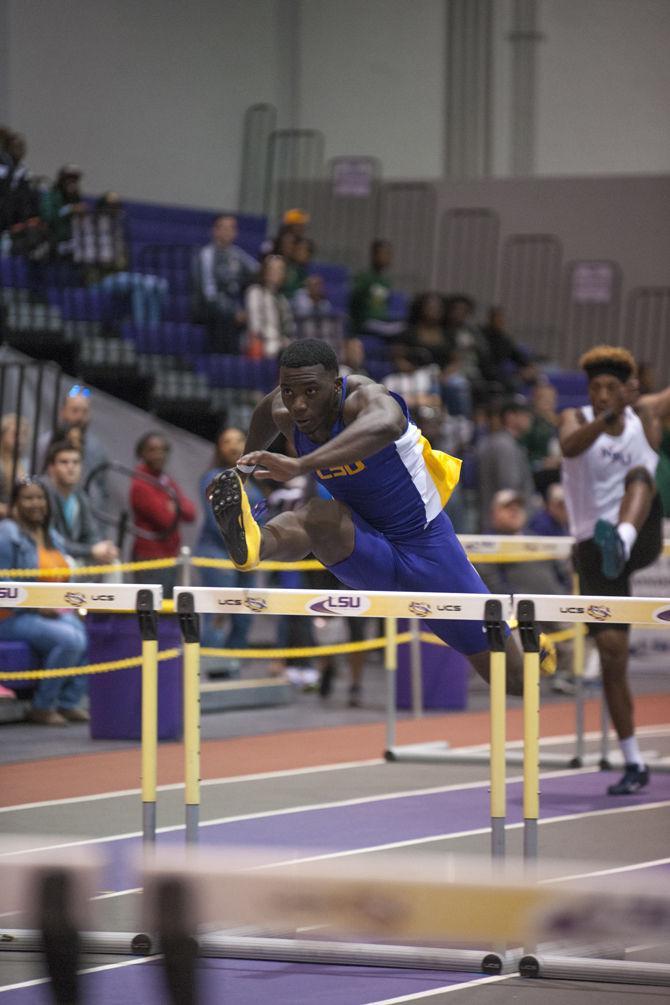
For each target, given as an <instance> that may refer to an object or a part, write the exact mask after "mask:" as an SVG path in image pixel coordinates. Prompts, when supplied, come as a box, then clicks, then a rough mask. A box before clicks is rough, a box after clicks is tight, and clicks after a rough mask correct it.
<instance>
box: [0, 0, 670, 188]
mask: <svg viewBox="0 0 670 1005" xmlns="http://www.w3.org/2000/svg"><path fill="white" fill-rule="evenodd" d="M448 2H449V0H364V2H363V0H338V2H337V3H332V0H187V2H184V0H142V2H141V3H137V2H135V0H48V2H45V0H0V121H2V120H3V119H6V120H7V121H9V122H10V123H11V124H12V125H13V126H14V127H15V128H17V129H20V130H22V131H23V132H25V133H26V135H27V137H28V140H29V145H30V150H29V162H30V164H31V166H32V167H33V169H34V170H35V172H36V173H47V174H52V173H53V172H54V171H55V170H56V169H57V168H58V166H59V165H60V164H62V163H64V162H66V161H71V160H73V161H76V162H78V163H80V164H81V166H82V167H83V168H84V170H85V172H86V178H85V185H86V189H87V190H88V191H91V192H95V191H101V190H105V189H108V188H116V189H118V190H120V191H121V192H122V193H123V194H124V195H126V196H127V197H133V198H140V199H142V198H147V199H148V198H153V199H156V200H165V201H168V202H174V203H182V204H186V205H189V204H190V205H196V206H207V207H216V206H219V207H221V206H227V207H234V206H235V205H236V204H237V194H238V189H239V169H240V140H241V135H242V119H243V114H244V111H245V109H246V108H247V107H248V106H249V105H251V104H252V103H256V102H271V103H273V104H275V105H276V106H277V107H278V109H279V125H280V126H282V127H284V126H301V127H311V128H319V129H321V130H322V131H323V132H324V133H325V135H326V153H327V156H333V155H337V154H371V155H374V156H377V157H379V158H381V160H382V161H383V166H384V175H385V177H387V178H391V177H396V178H397V177H414V178H430V177H437V176H441V175H442V174H443V163H444V149H445V144H444V133H445V128H444V127H445V114H446V113H445V107H446V104H445V80H446V66H445V54H446V52H447V45H446V32H447V9H448ZM513 10H514V7H513V3H512V0H493V13H494V18H493V28H492V31H493V45H492V52H493V67H492V81H493V105H492V116H491V121H492V137H491V141H492V142H491V147H492V151H493V157H492V162H493V171H494V174H496V175H503V176H504V175H507V174H509V173H510V162H511V140H510V135H511V134H510V130H511V121H512V118H513V116H512V114H511V113H512V109H511V108H510V88H511V76H512V73H511V44H510V40H509V33H510V30H511V27H512V12H513ZM537 28H538V30H539V32H540V33H541V35H542V40H541V41H540V42H539V43H538V45H537V78H536V79H537V95H536V99H537V100H536V120H537V137H536V143H535V148H536V157H535V164H536V172H537V173H539V174H542V175H557V174H582V173H593V174H621V173H626V172H639V173H660V172H664V171H667V170H668V168H669V167H670V130H668V128H667V121H668V120H667V109H668V107H670V60H668V58H667V54H668V52H669V51H670V3H668V0H537ZM3 57H5V58H3Z"/></svg>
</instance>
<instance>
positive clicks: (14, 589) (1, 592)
mask: <svg viewBox="0 0 670 1005" xmlns="http://www.w3.org/2000/svg"><path fill="white" fill-rule="evenodd" d="M27 596H28V591H27V590H26V589H24V588H23V587H22V586H0V607H12V606H13V605H14V604H20V603H22V602H23V601H24V600H25V599H26V597H27ZM3 601H8V603H3Z"/></svg>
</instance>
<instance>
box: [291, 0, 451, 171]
mask: <svg viewBox="0 0 670 1005" xmlns="http://www.w3.org/2000/svg"><path fill="white" fill-rule="evenodd" d="M445 11H446V8H445V4H444V2H443V0H418V2H417V0H415V2H411V3H408V2H407V0H365V2H364V3H361V2H360V0H338V2H337V3H332V0H308V2H307V3H303V4H302V19H301V20H302V28H301V38H300V123H301V125H302V126H304V127H312V128H315V127H316V128H319V129H322V130H323V131H324V132H325V134H326V145H327V151H326V152H327V156H336V155H338V154H359V155H360V154H371V155H373V156H375V157H379V158H381V160H382V162H383V165H384V173H385V174H386V175H387V176H413V177H423V178H425V177H431V176H434V175H438V174H441V173H442V157H443V151H444V121H443V115H444V57H445V46H446V14H445Z"/></svg>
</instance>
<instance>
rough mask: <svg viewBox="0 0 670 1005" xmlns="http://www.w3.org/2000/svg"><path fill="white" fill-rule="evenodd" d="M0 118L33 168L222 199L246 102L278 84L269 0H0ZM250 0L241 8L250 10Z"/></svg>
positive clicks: (234, 181)
mask: <svg viewBox="0 0 670 1005" xmlns="http://www.w3.org/2000/svg"><path fill="white" fill-rule="evenodd" d="M3 6H4V14H5V24H6V28H7V39H8V49H9V60H8V69H7V76H8V81H7V83H6V85H5V91H6V97H5V114H6V116H7V118H8V119H9V121H11V123H12V125H13V126H14V127H15V128H16V129H19V130H21V131H22V132H24V133H25V134H26V136H27V137H28V140H29V161H30V164H31V165H32V166H33V169H34V170H35V171H36V172H37V173H47V174H53V173H55V171H56V169H57V168H58V167H59V165H61V164H63V163H66V162H68V161H75V162H76V163H78V164H80V165H81V167H82V168H83V169H84V171H85V175H86V177H85V187H86V190H87V191H91V192H99V191H104V190H106V189H110V188H114V189H118V191H120V192H121V193H122V194H124V195H125V196H128V197H132V198H138V199H155V200H157V201H165V202H172V203H182V204H186V205H194V206H211V207H217V206H221V207H234V206H236V205H237V196H238V187H239V162H240V153H239V151H240V143H241V136H242V118H243V115H244V111H245V109H246V108H247V107H248V106H249V105H251V104H253V103H254V102H262V101H272V102H275V103H276V102H277V101H278V100H279V99H280V98H281V97H282V96H283V93H284V91H285V87H284V75H283V71H282V70H280V65H279V64H280V61H281V58H280V46H279V41H278V40H279V38H281V32H280V31H279V26H278V24H277V18H278V16H279V13H280V11H281V4H278V3H277V2H276V0H225V2H220V0H197V2H184V0H142V2H141V3H136V2H135V0H113V2H109V0H48V2H47V3H45V2H44V0H3ZM250 9H253V16H250Z"/></svg>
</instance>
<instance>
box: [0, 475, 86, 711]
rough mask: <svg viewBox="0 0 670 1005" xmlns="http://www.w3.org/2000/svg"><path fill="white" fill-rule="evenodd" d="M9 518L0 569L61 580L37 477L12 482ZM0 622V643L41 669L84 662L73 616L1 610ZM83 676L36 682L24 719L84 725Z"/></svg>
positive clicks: (2, 531)
mask: <svg viewBox="0 0 670 1005" xmlns="http://www.w3.org/2000/svg"><path fill="white" fill-rule="evenodd" d="M9 512H10V516H9V518H8V519H6V520H1V521H0V568H2V569H40V577H39V578H40V579H45V580H48V581H49V582H53V581H54V580H58V579H60V580H63V579H67V578H68V576H67V575H63V574H60V575H54V573H53V572H50V570H52V569H62V568H63V567H65V566H67V564H68V560H67V556H66V554H65V547H64V542H63V539H62V538H61V537H60V535H59V534H58V533H57V531H54V530H50V528H49V520H50V516H51V513H50V509H49V497H48V495H47V493H46V491H45V489H44V488H43V486H42V485H41V484H40V482H39V481H38V480H37V479H34V478H24V479H22V480H21V481H19V482H16V484H15V485H14V488H13V489H12V493H11V496H10V503H9ZM0 615H2V620H0V641H12V642H27V643H28V645H29V646H30V647H31V648H32V649H34V650H35V651H36V652H37V653H38V655H39V656H40V658H41V661H42V666H43V667H44V669H45V670H48V669H51V668H55V667H69V666H83V665H84V664H85V663H86V650H87V639H86V629H85V627H84V623H83V621H82V619H81V618H80V616H79V615H78V614H76V613H74V612H70V611H65V612H62V613H61V612H60V611H55V610H51V609H49V610H46V609H45V610H33V609H30V608H21V607H19V608H15V609H7V608H5V609H4V610H3V611H2V612H0ZM85 690H86V677H83V676H74V677H52V678H47V679H46V680H42V681H39V683H38V685H37V688H36V690H35V693H34V695H33V700H32V707H31V708H30V709H29V711H28V714H27V719H28V721H29V722H34V723H38V724H40V725H44V726H67V724H68V722H87V721H88V713H87V712H86V711H85V710H84V709H83V708H80V707H79V705H80V702H81V700H82V698H83V696H84V692H85Z"/></svg>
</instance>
